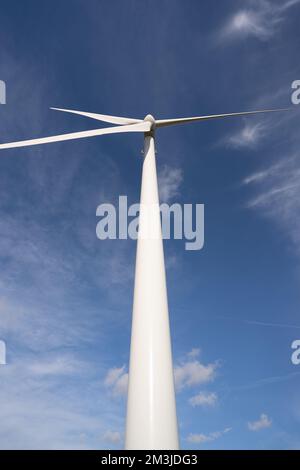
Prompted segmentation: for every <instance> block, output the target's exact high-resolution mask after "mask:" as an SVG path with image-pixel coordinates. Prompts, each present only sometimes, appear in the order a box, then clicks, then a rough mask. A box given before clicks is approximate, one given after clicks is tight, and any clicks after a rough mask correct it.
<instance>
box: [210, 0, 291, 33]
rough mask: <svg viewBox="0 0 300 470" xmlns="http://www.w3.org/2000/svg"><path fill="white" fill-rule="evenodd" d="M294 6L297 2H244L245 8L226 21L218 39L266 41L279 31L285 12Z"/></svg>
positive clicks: (253, 0)
mask: <svg viewBox="0 0 300 470" xmlns="http://www.w3.org/2000/svg"><path fill="white" fill-rule="evenodd" d="M296 4H299V0H285V1H269V0H252V1H246V2H245V6H244V7H243V8H242V9H239V10H238V11H236V12H235V13H233V14H232V15H231V17H230V18H229V19H228V20H227V21H226V24H225V25H224V26H223V27H222V29H221V31H220V33H219V38H220V39H222V40H224V39H226V40H230V39H235V38H236V39H239V38H241V37H255V38H257V39H259V40H260V41H266V40H268V39H270V38H271V37H272V36H273V35H274V34H275V33H277V32H278V31H279V29H280V26H281V24H282V22H283V21H284V19H285V18H286V15H287V11H288V10H289V9H290V8H291V7H293V6H294V5H296Z"/></svg>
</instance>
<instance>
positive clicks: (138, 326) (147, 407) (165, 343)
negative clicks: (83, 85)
mask: <svg viewBox="0 0 300 470" xmlns="http://www.w3.org/2000/svg"><path fill="white" fill-rule="evenodd" d="M51 109H54V110H57V111H64V112H68V113H73V114H79V115H81V116H86V117H89V118H92V119H96V120H98V121H104V122H109V123H112V124H118V126H116V127H109V128H102V129H95V130H89V131H82V132H73V133H70V134H61V135H55V136H51V137H43V138H40V139H33V140H23V141H18V142H10V143H6V144H0V149H9V148H16V147H26V146H30V145H39V144H47V143H50V142H60V141H63V140H72V139H81V138H85V137H93V136H99V135H104V134H113V133H118V132H143V133H144V162H143V171H142V186H141V201H140V202H141V206H140V217H139V235H138V242H137V254H136V267H135V282H134V302H133V317H132V333H131V348H130V366H129V388H128V402H127V419H126V439H125V448H126V449H178V448H179V439H178V428H177V417H176V404H175V391H174V377H173V366H172V352H171V338H170V327H169V313H168V300H167V288H166V274H165V262H164V253H163V243H162V234H161V222H160V209H159V196H158V185H157V172H156V162H155V144H154V137H155V129H157V128H160V127H166V126H172V125H175V124H184V123H189V122H193V121H205V120H208V119H216V118H225V117H232V116H246V115H251V114H258V113H268V112H276V111H282V110H279V109H273V110H263V111H250V112H242V113H231V114H215V115H210V116H199V117H190V118H179V119H163V120H155V119H154V118H153V117H152V116H151V115H147V116H146V117H145V119H144V120H141V119H131V118H124V117H116V116H107V115H103V114H95V113H86V112H82V111H74V110H70V109H60V108H51ZM149 227H151V234H149ZM147 234H149V236H148V235H147ZM153 235H154V236H153Z"/></svg>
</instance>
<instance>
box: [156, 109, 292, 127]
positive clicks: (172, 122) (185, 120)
mask: <svg viewBox="0 0 300 470" xmlns="http://www.w3.org/2000/svg"><path fill="white" fill-rule="evenodd" d="M289 109H290V108H287V109H262V110H260V111H245V112H241V113H227V114H210V115H208V116H195V117H187V118H177V119H176V118H175V119H158V120H157V121H155V125H156V127H167V126H174V125H176V124H185V123H188V122H194V121H207V120H209V119H219V118H226V117H234V116H249V115H251V114H262V113H277V112H279V111H289Z"/></svg>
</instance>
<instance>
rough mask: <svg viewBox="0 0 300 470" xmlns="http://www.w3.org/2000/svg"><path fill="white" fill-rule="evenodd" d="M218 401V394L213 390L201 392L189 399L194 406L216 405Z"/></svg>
mask: <svg viewBox="0 0 300 470" xmlns="http://www.w3.org/2000/svg"><path fill="white" fill-rule="evenodd" d="M217 401H218V396H217V395H216V394H215V393H213V392H200V393H198V394H197V395H195V396H193V397H191V398H190V399H189V403H190V405H192V406H194V407H195V406H204V407H205V406H214V405H216V403H217Z"/></svg>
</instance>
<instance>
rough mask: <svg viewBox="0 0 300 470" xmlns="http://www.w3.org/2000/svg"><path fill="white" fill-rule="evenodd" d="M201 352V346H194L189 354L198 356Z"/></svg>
mask: <svg viewBox="0 0 300 470" xmlns="http://www.w3.org/2000/svg"><path fill="white" fill-rule="evenodd" d="M200 352H201V351H200V348H193V349H191V350H190V351H189V352H188V353H187V356H188V357H192V358H194V357H198V356H199V355H200Z"/></svg>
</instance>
